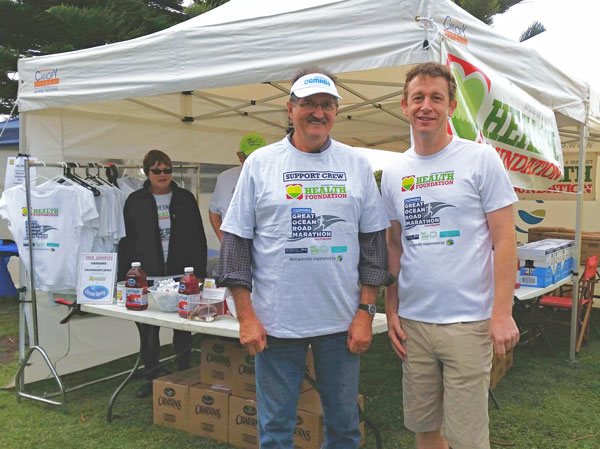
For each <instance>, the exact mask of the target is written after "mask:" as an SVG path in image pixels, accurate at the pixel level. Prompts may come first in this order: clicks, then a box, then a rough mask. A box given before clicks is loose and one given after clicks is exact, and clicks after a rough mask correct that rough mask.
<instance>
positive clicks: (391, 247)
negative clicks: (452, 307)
mask: <svg viewBox="0 0 600 449" xmlns="http://www.w3.org/2000/svg"><path fill="white" fill-rule="evenodd" d="M390 223H391V224H392V226H391V227H390V228H388V231H387V248H388V272H389V273H390V274H391V275H393V276H395V277H396V281H394V283H393V284H391V285H390V286H389V287H387V288H386V289H385V314H386V316H387V322H388V336H389V337H390V341H391V343H392V348H393V349H394V352H395V353H396V354H397V355H398V357H400V359H401V360H404V359H405V358H406V348H405V347H404V345H403V342H404V341H406V334H405V333H404V330H403V329H402V322H401V320H400V317H399V316H398V303H399V299H398V275H399V274H400V256H402V225H401V224H400V222H399V221H396V220H391V221H390Z"/></svg>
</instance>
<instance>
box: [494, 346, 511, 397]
mask: <svg viewBox="0 0 600 449" xmlns="http://www.w3.org/2000/svg"><path fill="white" fill-rule="evenodd" d="M514 361H515V359H514V351H513V350H512V349H511V350H510V351H508V352H507V353H506V356H505V357H504V359H502V360H500V357H498V356H497V355H496V354H494V357H493V359H492V372H491V373H490V388H494V387H495V386H496V384H497V383H498V382H500V379H502V378H503V377H504V375H505V374H506V372H507V371H508V370H509V369H510V368H511V367H512V366H513V364H514Z"/></svg>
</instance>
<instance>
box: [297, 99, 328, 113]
mask: <svg viewBox="0 0 600 449" xmlns="http://www.w3.org/2000/svg"><path fill="white" fill-rule="evenodd" d="M298 105H299V106H300V107H301V108H302V109H304V110H305V111H316V110H317V108H318V107H319V106H321V109H322V110H323V112H331V111H334V110H335V108H337V106H338V105H337V103H336V102H335V101H326V102H324V103H315V102H314V101H312V100H304V101H303V102H298Z"/></svg>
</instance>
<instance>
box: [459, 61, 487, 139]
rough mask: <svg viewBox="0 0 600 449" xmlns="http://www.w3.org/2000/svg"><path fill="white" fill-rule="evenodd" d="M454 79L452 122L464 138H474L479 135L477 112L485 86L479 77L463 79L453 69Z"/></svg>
mask: <svg viewBox="0 0 600 449" xmlns="http://www.w3.org/2000/svg"><path fill="white" fill-rule="evenodd" d="M454 77H455V79H456V103H457V105H456V110H455V111H454V114H453V115H452V124H453V125H454V128H455V129H456V132H457V133H458V135H459V136H460V137H462V138H464V139H469V140H476V139H477V136H478V135H479V129H478V127H477V114H478V113H479V109H480V108H481V105H482V103H483V98H484V96H485V86H484V84H483V82H482V81H481V80H480V79H477V78H471V79H468V80H466V81H465V80H463V78H462V77H461V75H460V74H459V73H458V71H456V70H454Z"/></svg>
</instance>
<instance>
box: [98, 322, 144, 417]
mask: <svg viewBox="0 0 600 449" xmlns="http://www.w3.org/2000/svg"><path fill="white" fill-rule="evenodd" d="M135 325H136V326H137V329H138V334H139V336H140V350H139V352H138V356H137V359H136V360H135V363H134V364H133V368H132V369H131V372H130V373H129V375H128V376H127V377H126V378H125V380H124V381H123V382H122V383H121V385H119V386H118V387H117V389H116V390H115V392H114V393H113V394H112V396H111V398H110V401H109V402H108V412H107V413H106V421H108V422H112V408H113V405H114V404H115V401H116V400H117V396H119V393H121V390H122V389H123V388H124V387H125V385H127V382H129V379H131V378H132V377H133V375H134V374H135V373H136V371H137V369H138V366H139V365H140V360H141V359H142V331H141V325H140V323H138V322H136V323H135Z"/></svg>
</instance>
